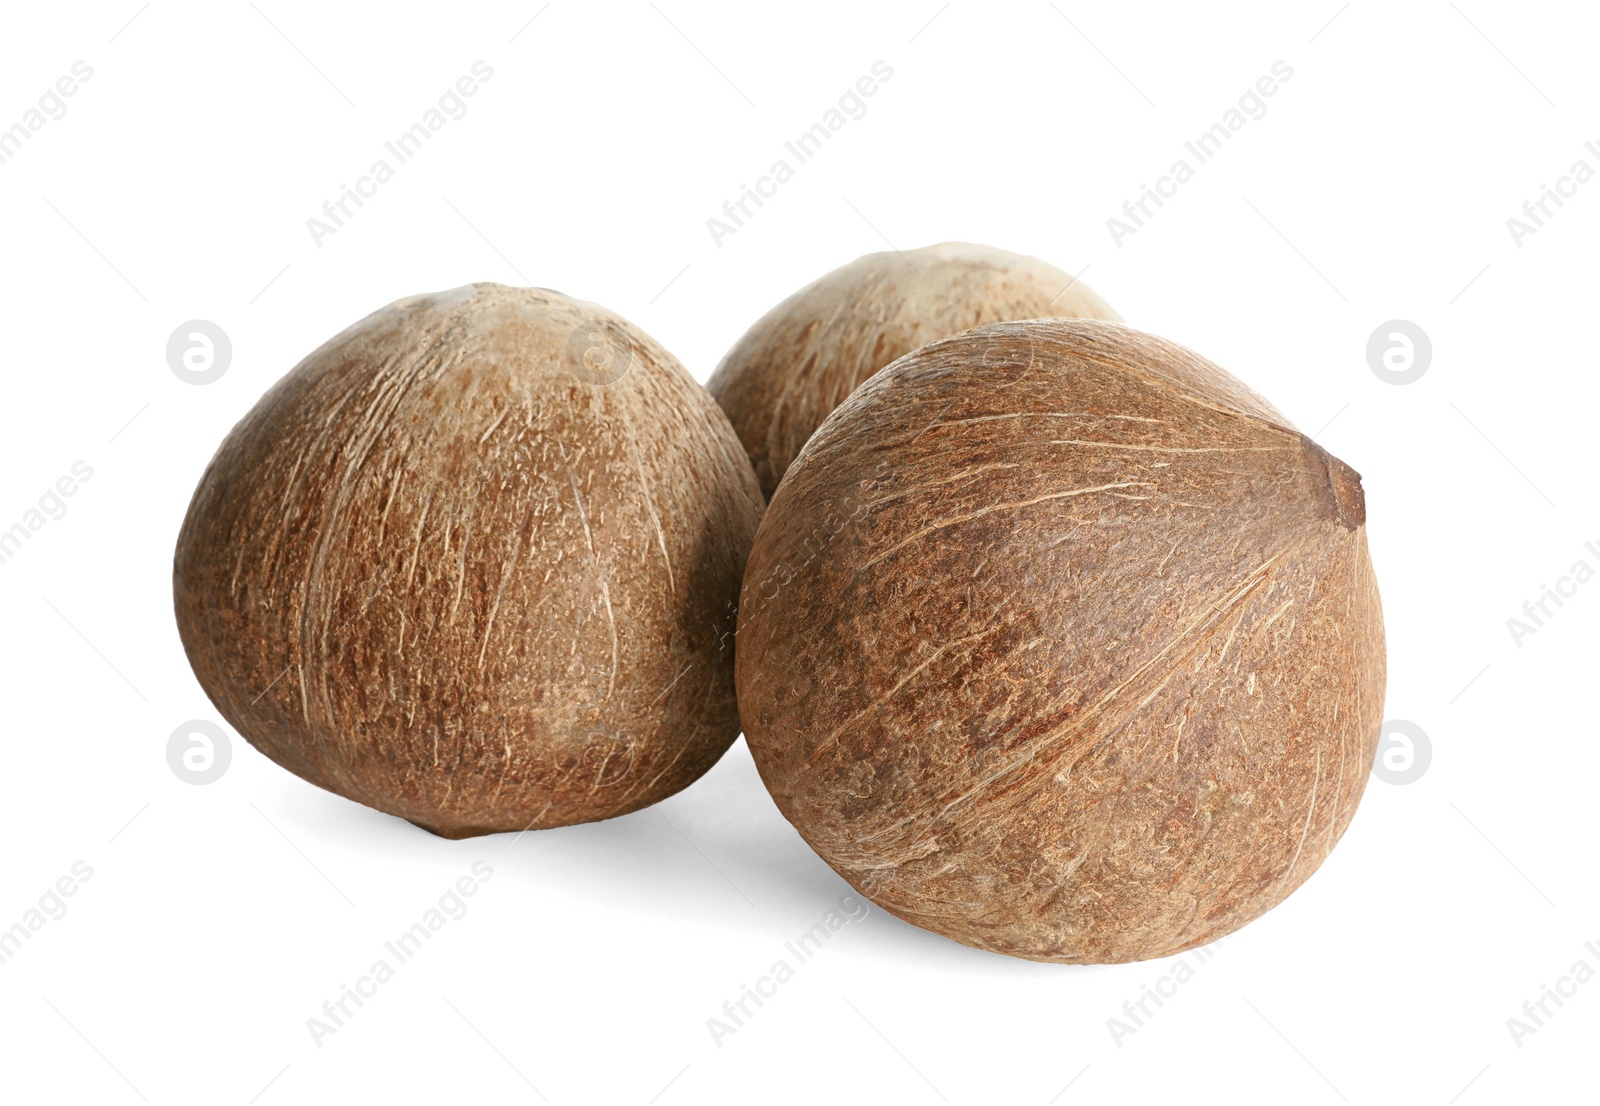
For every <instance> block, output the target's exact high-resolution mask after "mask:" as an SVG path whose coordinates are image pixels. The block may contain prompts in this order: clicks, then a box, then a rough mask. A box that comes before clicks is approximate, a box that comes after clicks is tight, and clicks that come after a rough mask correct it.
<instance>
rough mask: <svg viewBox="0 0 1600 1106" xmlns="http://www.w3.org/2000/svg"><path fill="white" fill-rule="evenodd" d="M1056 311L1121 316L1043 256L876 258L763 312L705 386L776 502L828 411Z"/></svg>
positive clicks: (946, 250) (980, 252) (970, 250)
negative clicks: (975, 335) (878, 381)
mask: <svg viewBox="0 0 1600 1106" xmlns="http://www.w3.org/2000/svg"><path fill="white" fill-rule="evenodd" d="M1051 315H1055V316H1069V317H1075V318H1087V319H1112V320H1118V321H1120V319H1121V316H1119V315H1118V314H1117V313H1116V312H1115V311H1113V310H1112V309H1111V307H1110V306H1109V305H1108V304H1107V303H1106V301H1105V300H1103V299H1101V298H1100V297H1099V296H1097V295H1096V294H1095V293H1094V291H1093V290H1092V289H1090V288H1089V286H1088V285H1086V284H1084V283H1083V282H1082V281H1079V280H1077V279H1076V278H1075V277H1073V275H1072V274H1071V273H1067V272H1063V271H1062V270H1060V269H1058V268H1056V267H1055V266H1054V265H1049V264H1046V263H1045V262H1043V261H1040V260H1039V259H1038V258H1036V257H1027V256H1024V255H1023V254H1017V253H1009V252H1007V251H1006V250H998V249H995V248H994V247H992V246H979V245H974V244H972V243H970V242H944V243H941V244H939V245H937V246H924V247H922V248H921V249H916V250H908V251H906V252H905V253H900V252H899V251H891V252H888V253H872V254H867V255H866V256H865V257H861V258H857V259H856V260H855V261H852V262H850V264H848V265H844V266H842V267H840V268H838V269H835V270H834V271H833V272H831V273H829V274H827V275H826V276H824V277H822V278H821V279H819V280H816V281H813V282H812V283H811V284H808V285H807V286H806V287H804V288H802V289H801V290H800V291H798V292H796V293H795V294H794V295H792V296H790V297H789V298H788V299H786V300H784V301H783V302H782V303H780V304H778V306H776V307H774V308H773V309H772V310H771V311H768V312H767V313H766V314H765V315H763V316H762V317H761V318H760V319H759V320H758V321H757V322H756V324H755V325H754V326H752V327H751V328H750V329H749V330H748V331H747V332H746V333H745V335H744V337H742V338H740V339H739V341H738V342H737V343H736V344H735V345H734V347H733V348H732V349H731V350H729V351H728V353H727V356H725V357H724V358H723V359H722V362H721V363H720V364H719V365H718V366H717V368H716V371H715V372H713V373H712V375H711V380H710V381H709V382H708V383H707V385H706V387H707V388H708V389H709V390H710V392H711V394H712V395H713V396H715V397H716V399H717V402H718V403H720V404H722V409H723V410H724V411H726V412H727V413H728V418H729V419H730V420H731V421H732V422H733V428H734V430H736V431H737V432H738V434H739V440H740V441H741V442H743V443H744V447H745V450H746V451H747V452H748V453H749V454H750V463H751V464H753V465H754V466H755V469H756V475H757V476H758V477H759V478H760V480H761V491H762V493H763V494H765V495H766V496H767V497H768V498H771V496H772V493H773V490H774V489H775V488H777V486H778V481H779V480H781V479H783V474H784V472H785V470H787V469H788V467H789V464H790V462H791V461H793V460H794V458H795V456H796V454H798V453H799V452H800V447H801V446H803V445H805V443H806V440H807V439H808V438H810V437H811V435H812V434H813V433H814V432H815V431H816V429H817V427H818V426H821V425H822V420H823V419H825V418H827V417H828V413H829V412H830V411H832V410H833V409H834V408H835V407H837V406H839V404H840V403H842V402H843V401H844V398H845V397H846V396H847V395H849V394H850V393H851V392H853V391H854V390H855V389H856V387H857V386H858V385H860V384H861V382H862V381H864V380H866V379H867V378H868V377H870V376H871V375H872V374H873V373H875V372H877V371H878V370H879V369H881V368H883V367H884V366H885V365H887V364H888V363H889V362H891V361H893V360H894V359H895V358H897V357H900V356H902V355H903V354H907V353H910V352H911V351H912V350H914V349H916V348H917V347H918V346H923V345H927V344H928V343H929V342H932V341H935V340H937V339H939V338H948V337H950V336H951V335H953V334H959V333H960V332H961V331H963V330H966V329H967V328H969V327H974V326H978V325H979V324H981V323H990V322H997V321H1000V320H1003V319H1033V318H1040V317H1043V316H1051Z"/></svg>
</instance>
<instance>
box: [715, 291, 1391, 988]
mask: <svg viewBox="0 0 1600 1106" xmlns="http://www.w3.org/2000/svg"><path fill="white" fill-rule="evenodd" d="M1365 517H1366V512H1365V506H1364V500H1363V494H1362V489H1361V483H1360V478H1359V476H1357V474H1356V473H1355V472H1353V471H1352V470H1351V469H1350V468H1349V467H1348V466H1346V465H1345V464H1344V463H1343V462H1341V461H1339V460H1337V459H1336V458H1334V457H1332V456H1330V455H1329V454H1328V453H1326V452H1325V451H1323V450H1322V449H1321V448H1320V447H1319V446H1317V445H1316V443H1314V442H1312V441H1311V440H1310V439H1309V438H1307V437H1306V436H1305V435H1304V434H1301V433H1300V432H1298V431H1297V430H1295V429H1294V428H1293V427H1292V426H1291V425H1290V423H1289V421H1288V420H1287V419H1285V418H1284V417H1283V416H1282V415H1280V414H1279V413H1278V412H1277V411H1276V410H1274V409H1273V408H1272V407H1271V406H1270V405H1269V404H1268V403H1267V402H1266V401H1265V400H1263V399H1261V398H1260V397H1259V396H1257V395H1256V394H1254V393H1253V392H1251V391H1250V390H1249V389H1248V388H1246V387H1245V386H1244V385H1243V384H1241V383H1239V381H1237V380H1235V379H1234V378H1233V377H1231V376H1229V375H1228V374H1227V373H1225V372H1224V371H1223V370H1221V369H1220V368H1218V367H1217V366H1215V365H1213V364H1211V363H1210V362H1208V361H1205V360H1203V359H1202V358H1200V357H1198V356H1196V355H1195V354H1193V353H1190V352H1189V351H1187V350H1185V349H1183V348H1181V347H1179V346H1176V345H1173V344H1172V343H1169V342H1166V341H1163V340H1161V339H1159V338H1154V337H1151V336H1149V335H1146V334H1141V333H1139V332H1138V331H1135V330H1132V329H1130V328H1127V327H1124V326H1121V325H1117V324H1113V323H1104V322H1092V321H1072V320H1039V321H1031V322H1011V323H1003V324H997V325H991V326H985V327H981V328H979V329H977V330H974V331H972V332H970V333H967V334H964V335H961V336H959V337H956V338H952V339H949V340H946V341H941V342H936V343H934V344H932V345H930V346H927V347H925V348H923V349H920V350H918V351H916V352H915V353H912V354H911V355H909V356H907V357H904V358H902V359H900V360H899V361H897V362H895V364H893V365H892V366H890V367H889V368H888V369H886V370H884V371H883V372H881V373H879V374H878V375H877V376H876V377H874V378H873V379H872V380H871V381H869V382H868V383H867V384H865V385H864V386H862V387H861V388H860V389H859V390H857V391H856V392H855V394H854V395H852V396H851V397H850V398H849V399H848V400H846V401H845V403H844V405H843V406H841V407H840V408H839V409H838V410H837V411H835V412H834V413H833V415H832V416H831V417H830V418H829V419H828V420H827V422H825V423H824V424H823V426H822V428H821V429H820V430H819V431H818V432H817V434H816V435H815V436H814V437H813V438H812V439H811V441H810V442H809V443H808V444H807V445H806V447H805V449H804V450H803V451H802V452H801V454H800V457H799V459H798V460H797V461H796V462H795V464H794V465H793V466H792V467H791V468H790V470H789V473H788V475H787V476H786V477H785V478H784V481H783V484H782V485H781V486H780V487H779V488H778V492H777V495H776V496H775V497H774V498H773V500H772V503H771V505H770V506H769V508H768V510H767V513H766V517H765V518H764V520H763V521H762V524H761V529H760V531H759V533H758V534H757V536H756V544H755V547H754V549H753V551H752V553H751V557H750V563H749V567H748V570H747V572H746V574H745V583H744V592H743V598H742V600H741V609H740V630H739V649H738V659H737V670H738V686H739V708H740V713H741V715H742V717H743V721H744V727H745V734H746V738H747V740H748V741H749V744H750V749H751V751H752V752H753V754H754V755H755V760H756V764H757V765H758V767H759V768H760V771H761V776H762V779H763V780H764V781H765V782H766V785H767V787H768V788H769V789H770V790H771V792H772V795H773V797H774V799H775V800H776V801H777V804H778V806H779V808H780V809H781V810H782V811H783V813H784V815H785V816H786V817H787V818H788V819H789V821H790V822H792V823H793V824H794V826H795V827H796V829H798V830H799V832H800V834H801V835H802V836H803V837H804V838H805V839H806V841H808V842H809V843H810V844H811V846H812V848H814V849H815V850H816V851H817V852H818V853H819V854H820V855H821V856H822V858H823V859H824V860H826V861H827V862H828V863H829V864H830V865H831V866H832V867H833V868H834V869H836V870H837V871H838V872H839V873H840V874H841V875H842V876H844V878H845V879H846V880H848V881H849V882H850V883H851V884H853V885H854V886H855V887H856V888H858V889H859V890H861V891H862V892H863V893H864V894H866V895H867V896H868V897H870V898H871V899H872V900H873V901H874V902H876V903H878V904H879V905H880V906H882V907H884V909H886V910H888V911H890V912H891V913H893V914H896V915H898V916H899V917H901V918H904V919H905V920H907V921H910V922H912V923H914V924H916V925H919V926H922V927H924V928H926V929H930V930H933V931H934V932H935V933H940V934H943V935H945V936H947V937H950V938H953V939H954V940H957V941H961V942H963V943H965V944H968V945H972V946H975V947H977V948H983V949H990V950H993V951H996V952H1003V953H1009V954H1011V955H1013V956H1022V957H1028V958H1031V959H1037V960H1054V961H1066V962H1079V963H1082V962H1114V961H1128V960H1140V959H1146V958H1150V957H1160V956H1166V955H1169V954H1171V953H1175V952H1178V951H1181V950H1183V949H1185V948H1189V947H1191V946H1196V945H1201V944H1205V943H1207V942H1211V941H1214V940H1216V939H1217V938H1219V937H1222V936H1223V935H1225V934H1227V933H1229V932H1231V931H1233V930H1235V929H1237V928H1238V927H1240V926H1242V925H1244V924H1245V923H1246V922H1249V921H1250V920H1251V919H1253V918H1255V917H1257V916H1258V915H1260V914H1261V913H1263V912H1264V911H1266V910H1268V909H1270V908H1271V907H1273V906H1274V905H1276V904H1277V903H1279V902H1281V901H1282V900H1283V899H1284V898H1285V897H1286V896H1287V895H1288V894H1289V893H1290V892H1292V891H1293V890H1294V889H1295V888H1296V887H1298V886H1299V885H1300V884H1301V883H1302V882H1303V881H1304V880H1305V879H1306V878H1307V877H1308V876H1310V875H1311V873H1312V872H1314V871H1315V870H1316V869H1317V866H1318V865H1319V864H1320V863H1321V862H1322V860H1323V859H1324V858H1325V857H1326V856H1327V855H1328V853H1329V851H1330V850H1331V849H1332V848H1333V846H1334V844H1335V842H1337V841H1338V840H1339V837H1340V835H1341V834H1342V833H1343V832H1344V830H1345V827H1346V826H1347V825H1349V822H1350V818H1351V816H1352V815H1353V814H1354V812H1355V808H1356V803H1357V801H1358V800H1359V799H1360V797H1361V792H1362V788H1363V786H1364V784H1365V781H1366V778H1367V775H1368V772H1369V771H1370V769H1371V767H1372V762H1373V757H1374V755H1375V752H1376V748H1377V741H1378V732H1379V727H1380V724H1381V719H1382V706H1383V690H1384V642H1383V624H1382V616H1381V611H1380V608H1379V602H1378V590H1377V585H1376V583H1375V581H1374V579H1373V574H1372V565H1371V563H1370V561H1369V560H1368V556H1367V544H1366V533H1365V528H1364V523H1365Z"/></svg>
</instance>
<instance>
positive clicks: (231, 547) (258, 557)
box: [173, 284, 761, 837]
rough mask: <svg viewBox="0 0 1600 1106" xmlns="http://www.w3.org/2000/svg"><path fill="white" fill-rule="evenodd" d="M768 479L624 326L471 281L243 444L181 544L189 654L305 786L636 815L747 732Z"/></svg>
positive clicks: (379, 324)
mask: <svg viewBox="0 0 1600 1106" xmlns="http://www.w3.org/2000/svg"><path fill="white" fill-rule="evenodd" d="M760 505H761V497H760V490H759V488H758V486H757V484H756V481H755V475H754V473H752V472H751V470H750V465H749V462H748V461H747V460H746V459H745V456H744V453H743V451H742V450H741V449H740V448H739V443H738V439H737V438H735V436H734V434H733V430H732V428H731V427H730V426H729V425H728V421H727V419H726V418H725V417H724V416H723V414H722V412H721V411H720V410H719V409H718V407H717V406H716V404H715V403H714V402H713V401H712V400H711V398H710V396H708V395H707V394H706V392H705V390H704V389H703V388H701V387H700V385H699V384H697V383H696V382H695V381H694V379H693V378H692V377H690V376H689V374H688V373H687V372H686V371H684V369H683V367H682V366H681V365H680V364H679V363H678V362H677V361H676V360H675V359H674V358H673V357H672V356H671V354H669V353H667V351H666V350H664V349H662V348H661V346H659V345H657V344H656V343H655V342H654V341H653V340H651V339H650V338H649V337H648V336H647V335H645V334H644V333H643V332H642V331H640V330H639V329H638V328H637V327H634V326H633V325H631V324H630V323H628V322H627V321H626V320H624V319H622V318H620V317H619V316H617V315H614V314H612V313H611V312H609V311H606V310H605V309H604V308H601V307H597V306H596V305H594V304H589V303H583V302H581V301H578V300H573V299H569V298H567V297H566V296H562V295H560V294H558V293H555V292H550V291H546V290H542V289H531V288H508V287H504V286H501V285H497V284H475V285H471V286H468V287H465V288H459V289H456V290H455V291H452V292H444V293H440V294H438V295H428V296H417V297H413V298H410V299H404V300H401V301H399V302H397V303H394V304H391V305H390V306H388V307H385V308H383V309H382V310H380V311H377V312H375V313H373V314H372V315H370V316H368V317H367V318H365V319H363V320H362V321H361V322H359V323H357V324H356V325H354V326H352V327H350V328H349V329H348V330H345V331H344V332H343V333H341V334H339V335H338V336H337V337H335V338H333V339H332V340H331V341H329V342H328V343H327V344H325V345H324V346H322V347H321V348H320V349H318V350H317V351H316V352H314V353H312V354H311V355H310V356H309V357H307V358H306V359H305V360H304V361H302V362H301V363H300V364H299V365H298V366H297V367H296V368H295V369H294V370H293V371H292V372H290V373H289V374H288V376H286V377H284V378H283V379H282V380H281V381H280V382H279V383H278V384H277V385H276V386H275V387H273V388H272V389H271V391H269V392H268V393H267V394H266V395H265V396H264V397H263V398H262V399H261V401H260V402H259V403H257V404H256V406H255V407H254V408H253V409H252V410H251V411H250V413H249V414H247V415H246V416H245V417H244V419H243V420H242V421H241V422H240V423H239V424H238V425H237V426H236V427H235V428H234V429H233V431H232V433H230V434H229V435H228V437H227V439H226V440H225V441H224V442H223V443H222V446H221V448H220V449H219V450H218V452H217V455H216V457H215V458H214V459H213V460H212V462H211V464H210V467H209V468H207V469H206V472H205V475H204V476H203V477H202V478H201V480H200V484H199V487H198V488H197V490H196V491H195V494H194V499H193V502H192V503H191V504H190V506H189V512H188V515H187V517H186V518H185V519H184V522H183V529H182V532H181V534H180V535H179V538H178V547H177V555H176V559H175V563H174V569H173V588H174V595H175V603H176V609H177V620H178V629H179V632H180V634H181V636H182V639H183V645H184V648H185V650H186V651H187V652H188V656H189V661H190V664H191V665H192V666H193V668H194V672H195V675H196V676H197V677H198V678H199V681H200V684H201V686H202V687H204V688H205V691H206V693H207V694H208V695H209V696H210V697H211V700H212V702H213V703H215V704H216V706H217V709H218V710H220V711H221V712H222V714H223V715H224V716H225V717H226V718H227V719H228V721H229V722H230V723H232V725H233V726H234V727H235V728H236V729H237V730H238V731H239V733H241V734H242V735H244V737H245V738H246V739H248V740H249V741H250V743H251V744H253V745H254V746H255V747H256V748H258V749H260V750H261V751H262V752H263V753H265V754H266V755H267V756H269V757H271V758H272V759H273V760H275V761H277V762H278V763H279V764H281V765H283V766H284V767H285V768H287V769H289V770H290V771H291V772H293V773H295V774H296V775H298V776H301V777H302V778H304V779H307V780H310V781H311V782H312V783H315V784H317V785H319V786H321V787H325V788H327V789H328V790H330V791H334V792H337V793H338V794H340V795H344V796H347V797H349V798H352V799H355V800H356V801H358V802H362V803H365V804H367V805H368V806H371V807H375V808H377V809H378V810H382V811H387V812H389V813H391V814H396V815H399V816H400V817H403V818H408V819H410V820H412V821H413V822H416V823H418V824H419V825H422V826H424V827H426V828H428V829H430V830H433V831H434V832H435V833H439V834H442V835H444V836H448V837H463V836H469V835H472V834H479V833H490V832H495V831H499V830H521V829H524V828H539V827H546V826H559V825H566V824H570V823H575V822H587V821H593V820H595V819H600V818H609V817H612V816H614V815H619V814H625V813H627V812H628V811H632V810H637V809H639V808H640V807H643V806H646V805H648V804H650V803H653V802H656V801H657V800H659V799H661V798H664V797H665V796H667V795H670V794H672V793H673V792H675V791H678V790H679V789H681V788H683V787H685V786H687V785H688V784H689V783H690V782H692V781H693V780H694V779H696V778H697V777H698V776H700V775H701V774H702V773H703V772H705V771H706V769H708V768H709V767H710V766H711V765H712V764H713V763H714V762H715V761H716V760H717V758H718V757H719V756H721V755H722V753H723V752H724V751H725V750H726V749H727V748H728V746H729V745H730V744H731V743H732V742H733V740H734V738H735V737H736V736H738V716H737V708H736V706H735V702H734V689H733V669H732V664H733V649H732V629H733V625H732V623H733V619H732V616H731V614H730V611H731V609H732V605H733V603H734V601H735V600H736V598H737V595H738V588H739V581H740V578H741V573H742V571H743V568H744V563H745V558H746V556H747V555H748V553H749V548H750V542H751V540H752V538H753V536H754V533H755V528H756V523H757V520H758V518H759V515H760V509H761V508H760Z"/></svg>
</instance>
